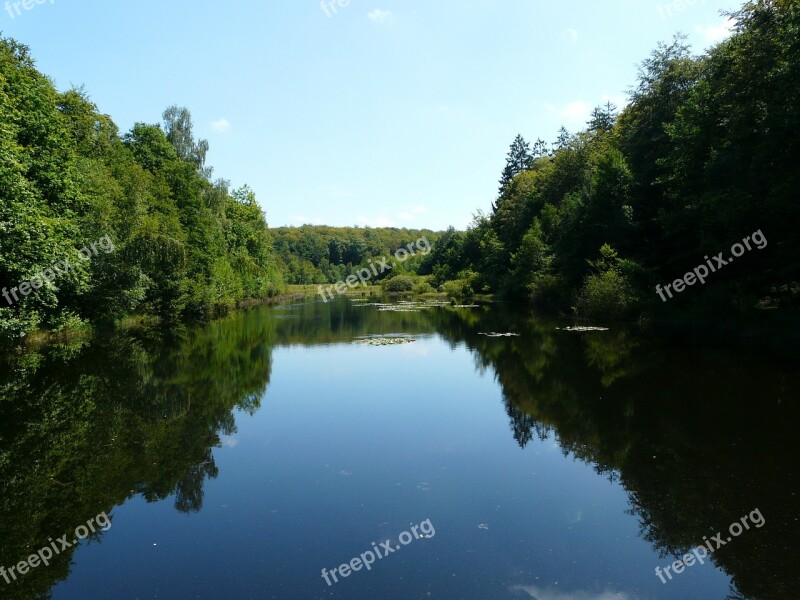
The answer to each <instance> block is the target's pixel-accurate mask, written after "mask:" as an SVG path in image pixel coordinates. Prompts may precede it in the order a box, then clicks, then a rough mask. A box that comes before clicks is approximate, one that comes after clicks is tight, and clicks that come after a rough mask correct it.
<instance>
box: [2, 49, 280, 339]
mask: <svg viewBox="0 0 800 600" xmlns="http://www.w3.org/2000/svg"><path fill="white" fill-rule="evenodd" d="M207 152H208V143H207V142H206V141H205V140H196V139H195V138H194V135H193V132H192V120H191V115H190V114H189V111H188V110H187V109H185V108H180V107H175V106H172V107H169V108H168V109H167V110H165V111H164V114H163V123H162V124H146V123H137V124H136V125H134V127H133V128H132V129H131V130H130V131H128V132H126V133H124V134H122V135H121V134H120V132H119V130H118V128H117V126H116V125H115V124H114V122H113V121H112V120H111V118H110V117H109V116H108V115H104V114H102V113H101V112H99V111H98V108H97V107H96V106H95V105H94V104H93V103H92V101H91V100H90V98H89V96H88V94H87V93H86V92H85V91H84V90H82V89H71V90H69V91H67V92H64V93H60V92H58V91H57V90H56V89H55V87H54V85H53V83H52V82H51V81H50V80H49V79H48V78H47V77H46V76H44V75H43V74H41V73H40V72H39V71H37V69H36V67H35V64H34V61H33V59H32V58H31V55H30V52H29V49H28V48H27V47H25V46H24V45H22V44H19V43H17V42H16V41H14V40H12V39H0V190H2V198H1V200H2V201H0V231H1V232H2V235H0V283H1V284H2V285H3V286H4V287H3V292H4V293H10V295H9V296H8V298H7V299H3V300H0V339H3V340H15V339H19V338H21V337H24V336H25V335H26V334H28V333H30V332H31V331H34V330H37V329H47V330H55V331H58V330H61V329H64V328H66V327H79V326H81V325H82V324H84V323H87V322H110V321H113V320H116V319H119V318H122V317H125V316H127V315H134V314H135V315H155V316H157V317H159V318H161V319H163V320H164V321H165V322H172V321H174V320H176V319H179V318H200V319H206V318H210V317H213V316H215V315H218V314H221V313H223V312H225V311H226V310H227V309H228V308H230V307H232V306H235V305H236V303H238V302H241V301H244V300H248V299H253V298H264V297H268V296H271V295H274V294H276V293H278V292H279V291H280V289H281V286H282V282H281V276H280V273H279V271H278V268H277V265H276V261H275V258H274V254H273V250H272V242H271V238H270V235H269V231H268V227H267V222H266V219H265V216H264V213H263V211H262V210H261V208H260V207H259V205H258V203H257V201H256V198H255V195H254V193H253V191H252V190H251V189H250V188H249V187H248V186H246V185H245V186H243V187H241V188H239V189H234V190H232V189H230V185H229V183H228V182H227V181H225V180H223V179H216V180H212V173H213V171H212V169H211V168H210V167H208V166H206V154H207ZM100 239H103V240H105V241H107V243H106V246H107V247H108V248H111V247H113V252H106V251H102V252H96V253H91V254H92V258H91V260H80V258H79V254H80V249H83V248H86V247H87V246H90V244H91V243H96V241H97V240H100ZM64 261H66V262H67V263H68V264H70V265H71V268H68V269H65V271H66V272H65V273H58V272H57V270H56V271H55V272H54V269H52V268H51V267H52V266H53V265H57V264H59V263H62V264H63V262H64ZM42 274H43V275H42ZM31 288H33V290H31ZM26 291H27V292H28V293H27V294H26ZM15 294H16V296H15ZM14 297H16V298H18V301H14V300H13V298H14Z"/></svg>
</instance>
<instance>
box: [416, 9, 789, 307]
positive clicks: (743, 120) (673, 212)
mask: <svg viewBox="0 0 800 600" xmlns="http://www.w3.org/2000/svg"><path fill="white" fill-rule="evenodd" d="M732 17H733V18H734V20H735V23H736V25H735V30H734V33H733V35H732V36H731V37H730V38H729V39H727V40H726V41H724V42H722V43H721V44H719V45H717V46H716V47H714V48H712V49H711V50H709V51H708V52H707V53H706V54H704V55H702V56H699V57H693V56H692V55H691V54H690V51H689V48H688V47H687V46H686V45H685V44H684V42H683V38H682V37H680V36H679V37H676V38H675V40H673V42H672V43H670V44H662V45H660V46H659V47H658V48H657V49H656V50H655V51H654V52H653V53H652V55H651V56H650V57H649V58H648V59H647V60H646V61H644V63H643V64H642V65H641V69H640V73H639V78H638V83H637V85H636V86H635V87H634V88H633V89H632V90H631V93H630V102H629V104H628V106H627V107H625V108H624V110H622V112H621V113H620V114H617V111H616V108H615V107H614V106H612V105H607V106H605V107H598V108H597V109H596V110H595V111H594V113H593V115H592V119H591V121H590V122H589V124H588V128H587V130H586V131H583V132H580V133H577V134H574V135H569V134H568V133H567V132H566V131H565V130H563V129H562V131H561V132H560V135H559V138H558V140H557V142H556V143H555V144H554V145H553V146H552V148H551V149H550V150H549V151H545V152H542V150H541V143H537V144H536V145H535V146H534V149H533V150H530V149H529V147H528V145H527V144H526V143H525V141H524V140H523V139H522V138H521V137H518V138H517V139H516V140H515V141H514V144H513V145H512V148H511V152H510V153H509V157H508V161H507V166H506V169H505V170H504V172H503V178H502V179H501V186H502V187H501V193H500V197H499V198H498V199H497V201H496V203H495V206H494V210H493V214H492V215H490V216H486V215H483V214H478V215H477V217H476V218H475V221H474V223H473V226H472V227H471V228H470V229H469V230H468V231H467V232H466V233H459V232H455V231H450V232H448V233H447V234H446V235H444V236H443V237H442V238H441V240H440V242H439V243H438V244H437V245H436V247H435V248H434V251H433V253H432V254H431V255H430V256H429V257H428V259H427V260H426V261H425V264H424V265H423V270H422V272H423V273H429V274H431V275H432V276H433V280H434V281H433V283H435V284H441V283H442V282H444V281H446V280H448V279H455V280H457V281H459V282H460V284H462V285H463V286H465V287H466V288H467V289H470V290H472V291H494V292H501V293H504V294H506V295H508V296H510V297H516V298H527V299H529V300H532V301H534V302H535V303H537V304H538V305H540V306H543V307H546V308H550V309H553V310H558V311H562V312H568V311H570V310H571V309H574V310H576V311H577V312H578V313H579V314H581V315H585V316H606V317H623V316H631V315H637V314H642V313H650V314H660V315H665V314H669V313H675V312H677V311H680V312H681V313H682V314H684V315H685V314H692V313H698V314H699V313H705V314H707V313H714V314H721V313H727V314H737V315H740V314H742V313H743V312H744V311H746V310H749V309H751V308H753V307H755V306H757V305H760V306H762V307H763V306H790V305H797V303H798V298H800V294H798V292H800V284H798V282H800V263H799V261H798V258H800V235H798V232H797V223H798V217H800V203H798V200H797V190H798V189H800V185H798V184H800V171H799V170H798V165H800V142H799V141H798V132H800V3H798V0H757V1H754V2H749V3H747V4H745V5H744V6H743V8H742V9H741V10H740V11H738V12H736V13H734V14H733V15H732ZM543 154H544V155H543ZM526 155H527V156H526ZM756 231H761V232H763V236H764V237H765V238H766V240H767V241H768V244H767V247H766V248H764V249H763V251H760V250H756V249H753V251H749V252H747V253H746V254H745V255H744V257H743V258H741V259H736V261H735V262H733V263H732V264H730V265H729V266H725V267H724V269H720V270H719V271H717V272H714V273H713V274H712V275H711V276H710V277H709V281H708V282H707V283H706V285H694V287H693V288H691V289H690V290H689V291H684V292H683V293H681V294H675V297H674V298H673V299H669V298H667V299H666V300H662V299H660V298H659V296H657V295H656V292H655V286H656V285H658V284H661V285H664V284H669V283H672V282H673V281H674V280H676V279H678V278H683V277H684V274H686V273H687V272H690V271H692V269H694V268H695V267H696V266H697V265H700V264H703V263H705V262H706V259H705V258H704V257H706V256H708V257H713V256H715V255H717V254H718V253H719V252H724V253H725V255H726V256H730V255H731V252H730V249H731V247H732V245H733V244H735V243H737V242H741V241H742V240H743V239H744V238H745V237H746V236H748V235H750V234H752V233H753V232H756ZM687 289H688V288H687Z"/></svg>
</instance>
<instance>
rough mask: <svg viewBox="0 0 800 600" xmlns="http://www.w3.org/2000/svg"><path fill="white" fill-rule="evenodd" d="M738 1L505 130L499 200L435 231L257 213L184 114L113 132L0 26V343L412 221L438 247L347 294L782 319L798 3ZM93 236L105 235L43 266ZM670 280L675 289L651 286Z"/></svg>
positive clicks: (791, 286)
mask: <svg viewBox="0 0 800 600" xmlns="http://www.w3.org/2000/svg"><path fill="white" fill-rule="evenodd" d="M730 16H731V17H732V19H733V21H734V22H735V27H734V31H733V33H732V35H731V37H730V38H728V39H726V40H725V41H723V42H721V43H719V44H717V45H716V46H714V47H712V48H710V49H708V50H707V51H705V52H704V53H703V54H701V55H697V56H695V55H692V54H691V53H690V50H689V48H688V47H687V46H686V45H685V43H684V38H683V37H681V36H676V37H675V39H674V40H672V42H671V43H669V44H660V45H659V46H658V48H657V49H656V50H655V51H653V53H652V54H651V56H650V57H649V58H647V59H646V60H645V61H644V62H643V63H642V64H641V66H640V69H639V75H638V81H637V82H636V83H635V85H634V86H633V87H632V89H631V91H630V94H629V102H628V104H627V105H626V106H625V107H624V108H622V109H621V110H618V109H617V107H615V106H613V105H612V104H610V103H608V104H606V106H601V107H597V108H596V109H595V110H594V111H593V113H592V116H591V120H590V121H589V122H588V123H587V127H586V129H585V130H584V131H581V132H577V133H570V132H568V131H567V130H566V129H564V128H562V129H561V131H560V133H559V136H558V139H557V140H556V141H555V142H554V143H552V144H548V143H547V142H545V141H543V140H538V141H537V142H535V143H534V144H533V145H531V144H529V143H527V142H526V141H525V139H524V138H523V137H522V136H521V135H519V136H517V138H516V139H515V140H514V143H513V144H512V145H511V148H510V151H509V154H508V156H507V160H506V166H505V169H504V170H503V172H502V177H501V180H500V188H499V192H498V197H497V199H496V201H495V202H494V204H493V207H492V211H491V214H483V213H482V212H480V211H479V212H478V213H477V214H476V215H475V217H474V220H473V223H472V225H471V227H469V228H468V229H467V230H466V231H456V230H455V229H453V228H450V229H448V230H447V231H444V232H436V231H432V230H428V229H415V230H409V229H396V228H359V227H326V226H311V225H305V226H302V227H279V228H274V229H270V228H269V227H268V225H267V221H266V217H265V214H264V212H263V210H262V209H261V207H260V205H259V204H258V202H257V201H256V197H255V194H254V193H253V191H252V190H251V189H250V188H249V187H248V186H246V185H245V186H242V187H241V188H239V189H235V190H232V189H230V184H229V182H227V181H226V180H224V179H220V178H217V179H214V178H213V169H212V168H211V167H209V166H207V165H206V154H207V152H208V143H207V142H206V141H205V140H198V139H195V137H194V135H193V132H192V120H191V115H190V114H189V111H188V110H187V109H185V108H181V107H176V106H171V107H169V108H167V110H165V111H164V113H163V115H162V117H163V122H162V123H160V124H146V123H137V124H135V125H134V126H133V128H132V129H131V130H130V131H128V132H126V133H124V134H121V133H120V132H119V130H118V128H117V126H116V125H115V124H114V123H113V121H112V120H111V118H110V117H109V116H108V115H104V114H102V113H101V112H99V109H98V108H97V106H95V104H93V103H92V101H91V100H90V98H89V96H88V94H87V92H86V91H85V90H83V89H75V88H73V89H71V90H69V91H67V92H64V93H61V92H58V91H57V90H56V89H55V87H54V85H53V83H52V82H51V80H49V79H48V78H47V77H46V76H45V75H44V74H42V73H40V72H39V71H38V70H37V69H36V67H35V63H34V60H33V59H32V57H31V55H30V52H29V49H28V48H27V47H26V46H24V45H22V44H19V43H18V42H16V41H14V40H13V39H9V38H0V122H2V123H3V124H4V127H3V128H0V189H2V198H0V200H1V202H0V229H2V231H3V235H2V236H0V284H1V285H3V286H5V287H4V288H3V291H4V292H6V288H8V291H7V292H6V293H10V294H11V296H13V297H14V298H15V299H18V301H16V302H14V303H13V304H9V305H6V304H5V303H4V301H3V300H2V299H1V298H0V344H2V343H5V344H9V343H11V344H14V343H20V342H22V343H23V344H27V343H36V342H37V341H40V340H42V339H47V338H58V336H62V335H67V336H68V335H80V333H78V332H82V331H85V330H86V329H87V328H89V327H91V326H98V327H106V326H109V325H111V326H113V325H114V324H117V325H121V326H126V325H128V324H130V323H136V322H141V323H145V322H147V323H151V322H160V323H163V324H167V325H170V324H177V323H179V322H184V321H205V320H209V319H213V318H215V317H219V316H222V315H224V314H226V313H227V312H228V311H229V310H235V309H237V308H246V307H248V306H253V305H257V304H263V303H282V302H290V301H292V300H298V299H301V298H307V297H308V296H313V295H315V294H316V293H317V290H318V286H319V285H323V287H324V286H325V285H330V284H331V283H334V282H337V281H342V280H345V279H346V278H347V277H348V276H350V275H353V274H354V273H356V272H357V271H358V269H359V268H361V267H362V266H363V265H365V264H368V263H369V261H371V260H375V258H376V257H380V256H391V255H392V254H393V253H394V252H395V251H396V250H397V249H398V248H403V247H404V246H406V245H407V244H409V243H410V242H412V241H413V240H414V239H420V238H422V237H424V238H425V239H427V240H428V241H429V242H430V245H431V251H430V253H428V254H426V255H424V256H423V255H417V256H413V257H411V258H410V259H409V260H408V261H407V262H406V263H404V264H402V265H398V267H397V268H396V269H393V270H392V271H391V272H389V273H387V274H385V276H381V277H376V278H375V282H374V284H373V285H369V286H365V287H363V288H361V287H359V288H357V289H355V290H353V291H351V292H349V293H347V294H345V295H346V296H348V297H351V296H355V297H358V296H362V295H365V294H367V295H370V296H371V295H373V294H374V295H377V294H381V295H384V296H387V295H388V296H393V295H398V296H403V295H413V296H418V297H422V298H426V297H430V298H436V299H444V300H446V301H451V303H452V304H455V303H457V302H462V301H468V300H469V299H471V298H474V297H477V296H480V297H483V298H486V299H494V300H500V301H504V302H509V303H516V304H523V305H530V306H532V307H535V308H536V309H537V310H539V311H541V312H546V313H550V314H555V315H560V316H561V317H564V318H572V319H576V320H578V321H579V322H583V323H586V322H591V323H589V324H592V325H599V324H603V323H615V322H616V323H619V322H631V323H637V322H638V323H648V324H650V323H656V324H659V323H661V324H670V323H700V324H701V326H702V327H706V328H709V329H713V328H715V327H717V326H719V327H720V328H722V329H724V328H729V327H730V326H731V324H733V323H747V322H753V323H755V324H756V326H757V327H758V326H760V324H763V323H766V322H770V323H771V322H784V323H786V324H787V326H789V327H793V328H794V327H796V323H797V312H798V308H800V264H799V263H798V261H797V260H796V259H797V257H798V256H800V233H798V231H797V226H796V224H797V223H798V222H800V205H799V204H798V202H797V200H796V193H797V189H800V172H798V171H797V168H796V166H797V164H800V140H798V138H797V136H796V132H797V130H798V127H800V99H798V96H797V94H796V89H797V80H798V77H800V46H798V44H797V43H796V39H797V35H798V31H800V7H799V6H798V2H797V1H796V0H759V1H756V2H748V3H746V4H745V5H744V6H743V7H742V8H741V9H740V10H739V11H738V12H735V13H732V14H731V15H730ZM753 231H757V232H759V233H760V234H761V238H762V239H763V240H764V242H766V241H767V240H768V244H767V243H765V244H764V247H763V248H761V247H760V246H759V250H758V252H749V253H747V254H745V255H744V256H742V258H741V259H739V258H737V259H736V260H735V261H734V260H730V261H729V262H732V263H733V264H732V265H731V266H726V268H725V269H724V270H721V271H715V272H714V273H713V280H711V279H709V281H708V282H706V281H705V279H703V281H702V282H701V283H698V284H696V285H695V283H696V282H695V281H694V278H693V277H690V274H689V271H691V269H692V267H694V266H695V265H697V264H709V265H711V264H712V261H711V259H710V258H709V257H710V256H713V255H715V254H716V253H717V252H719V251H720V250H723V249H725V248H731V244H734V243H735V242H737V240H742V239H743V236H745V235H746V234H747V233H748V232H753ZM761 232H763V233H761ZM104 236H105V238H106V239H108V240H109V241H110V243H111V246H113V251H111V252H108V253H100V254H99V255H97V256H95V257H93V259H92V260H91V261H90V262H85V263H82V264H77V265H74V268H73V269H71V270H69V272H68V273H66V274H65V275H63V276H59V277H57V278H49V276H48V277H42V276H39V278H38V280H37V274H41V273H44V274H45V275H46V274H47V273H48V271H50V269H49V267H50V266H51V265H55V264H58V263H59V262H63V261H64V260H65V259H66V258H67V257H69V256H73V255H74V254H75V252H76V249H78V248H81V247H82V246H83V245H84V244H86V243H88V241H90V240H97V239H101V238H103V237H104ZM734 246H735V244H734ZM736 256H741V255H740V254H736ZM704 261H705V262H704ZM725 264H727V263H725ZM704 268H705V267H704ZM685 273H686V275H684V274H685ZM690 281H691V282H692V283H689V282H690ZM670 282H672V283H671V284H670ZM662 284H664V285H666V287H667V289H669V286H670V285H672V286H673V287H674V289H675V290H676V291H681V292H682V293H680V294H677V295H675V297H674V298H673V297H672V295H670V300H669V302H667V301H663V298H660V297H659V295H658V293H657V291H658V287H659V286H660V285H662ZM684 285H686V287H685V289H684ZM689 286H691V287H689ZM17 292H19V293H17ZM775 313H779V314H775Z"/></svg>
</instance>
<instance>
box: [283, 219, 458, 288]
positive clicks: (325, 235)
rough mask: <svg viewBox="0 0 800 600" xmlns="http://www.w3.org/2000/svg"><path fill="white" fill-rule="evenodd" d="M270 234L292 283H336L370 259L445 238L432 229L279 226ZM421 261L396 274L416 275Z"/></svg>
mask: <svg viewBox="0 0 800 600" xmlns="http://www.w3.org/2000/svg"><path fill="white" fill-rule="evenodd" d="M270 232H271V234H272V238H273V247H274V249H275V254H276V259H277V263H278V268H279V269H280V270H281V272H282V274H283V278H284V281H285V282H286V283H290V284H302V283H334V282H336V281H340V280H343V279H344V278H345V277H347V276H348V275H350V274H352V273H354V272H355V270H356V268H357V267H358V266H359V265H363V264H366V263H368V262H369V261H370V260H371V259H376V258H381V257H390V256H391V255H392V254H394V253H395V252H396V251H397V249H398V248H404V247H407V246H408V244H411V243H415V242H416V241H417V240H419V239H420V238H425V239H426V240H427V241H428V242H429V243H430V244H431V245H433V244H434V243H435V242H436V241H437V240H438V239H439V238H440V237H441V236H442V235H443V232H441V231H439V232H437V231H432V230H430V229H398V228H396V227H380V228H371V227H365V228H361V227H329V226H327V225H303V226H302V227H278V228H274V229H271V230H270ZM419 258H421V256H420V257H418V258H411V259H409V260H408V261H407V262H406V263H404V264H403V265H402V266H400V267H399V268H398V269H396V270H395V271H394V272H395V273H398V272H403V271H411V272H416V269H417V268H418V266H419Z"/></svg>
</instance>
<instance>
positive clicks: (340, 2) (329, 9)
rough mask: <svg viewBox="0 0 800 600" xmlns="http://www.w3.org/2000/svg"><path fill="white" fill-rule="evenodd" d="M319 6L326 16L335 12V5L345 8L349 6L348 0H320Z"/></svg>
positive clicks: (330, 15)
mask: <svg viewBox="0 0 800 600" xmlns="http://www.w3.org/2000/svg"><path fill="white" fill-rule="evenodd" d="M319 6H320V8H321V9H322V12H324V13H325V14H326V15H327V16H328V18H330V17H332V16H333V15H335V14H336V12H337V10H336V9H337V7H340V8H347V7H348V6H350V0H322V1H321V2H320V5H319Z"/></svg>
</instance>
